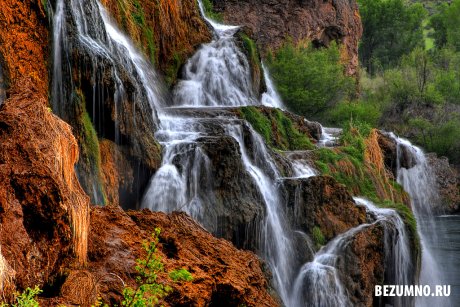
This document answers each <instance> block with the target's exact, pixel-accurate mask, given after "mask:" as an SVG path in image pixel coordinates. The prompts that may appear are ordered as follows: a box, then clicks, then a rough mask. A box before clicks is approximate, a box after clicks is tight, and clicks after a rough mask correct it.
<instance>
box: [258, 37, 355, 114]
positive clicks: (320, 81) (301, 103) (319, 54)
mask: <svg viewBox="0 0 460 307" xmlns="http://www.w3.org/2000/svg"><path fill="white" fill-rule="evenodd" d="M267 65H268V67H269V69H270V73H271V75H272V78H273V80H274V82H275V83H276V85H277V90H278V91H279V93H280V95H281V97H282V98H283V102H284V103H285V104H286V106H287V107H288V108H289V109H290V110H291V111H293V112H294V113H297V114H300V115H302V116H305V117H307V118H309V119H314V120H324V119H326V117H327V116H326V114H327V112H328V110H329V109H330V108H332V107H334V106H335V105H336V104H337V103H339V102H341V101H343V100H346V99H348V98H349V97H350V95H351V94H352V92H353V91H354V88H355V87H354V81H353V79H352V78H351V77H348V76H345V75H344V73H343V72H344V66H343V65H342V64H340V52H339V46H338V45H336V44H332V45H331V46H330V47H329V48H321V49H315V48H314V47H313V46H312V45H311V44H308V45H307V46H304V45H303V44H299V45H294V43H293V42H292V41H291V40H287V41H286V42H285V43H284V45H283V46H282V47H281V48H280V49H279V50H277V51H276V52H275V54H269V55H268V57H267Z"/></svg>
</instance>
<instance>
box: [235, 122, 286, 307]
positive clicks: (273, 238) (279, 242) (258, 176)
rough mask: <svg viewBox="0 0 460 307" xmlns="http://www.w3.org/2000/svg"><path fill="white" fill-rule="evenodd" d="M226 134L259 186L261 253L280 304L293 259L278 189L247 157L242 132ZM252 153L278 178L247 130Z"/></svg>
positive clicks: (261, 145)
mask: <svg viewBox="0 0 460 307" xmlns="http://www.w3.org/2000/svg"><path fill="white" fill-rule="evenodd" d="M227 132H228V134H229V135H231V136H232V137H234V138H235V139H236V140H237V142H238V144H239V146H240V150H241V158H242V160H243V163H244V165H245V167H246V170H247V172H248V173H249V174H250V175H251V176H252V178H253V179H254V181H255V182H256V184H257V185H258V187H259V190H260V192H261V193H262V196H263V198H264V202H265V205H266V209H267V213H266V215H267V216H266V218H265V222H264V225H263V231H262V236H263V239H262V241H263V242H262V254H263V255H264V256H265V258H266V259H267V260H268V262H269V264H270V268H271V269H272V273H273V275H274V279H275V287H276V288H277V289H278V291H279V295H280V297H281V298H282V299H283V302H286V301H287V299H288V294H289V286H290V284H291V279H292V275H293V260H294V258H295V256H294V249H293V247H294V246H293V244H292V241H291V238H290V234H289V231H288V229H289V227H288V226H287V225H288V223H287V221H286V220H285V219H284V216H283V215H282V213H281V212H280V211H281V210H280V208H279V205H280V203H281V202H280V199H279V195H278V188H277V186H276V183H275V181H274V178H270V177H269V176H268V175H267V174H266V173H265V172H264V171H263V168H261V167H260V166H259V165H256V164H255V163H254V161H252V160H251V159H250V158H249V154H248V152H247V148H246V146H245V144H244V139H243V131H242V129H241V126H236V125H232V126H228V127H227ZM251 132H252V133H251V136H252V138H253V141H254V144H255V146H254V147H255V149H254V151H256V155H255V156H256V159H255V160H257V157H259V158H260V159H259V161H266V162H267V164H268V166H269V168H270V170H271V172H272V173H273V174H275V176H274V177H275V178H280V175H279V174H278V171H277V169H276V167H275V165H274V162H273V161H272V160H271V157H270V155H269V154H268V152H267V149H266V147H265V144H264V142H263V141H262V139H261V137H260V136H259V135H257V134H256V133H254V132H253V131H252V130H251Z"/></svg>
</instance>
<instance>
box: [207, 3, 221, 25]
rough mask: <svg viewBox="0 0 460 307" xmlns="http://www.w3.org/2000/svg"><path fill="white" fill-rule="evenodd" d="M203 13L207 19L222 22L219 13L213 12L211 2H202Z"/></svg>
mask: <svg viewBox="0 0 460 307" xmlns="http://www.w3.org/2000/svg"><path fill="white" fill-rule="evenodd" d="M202 3H203V7H204V12H205V14H206V16H207V17H208V18H209V19H212V20H214V21H218V22H222V21H223V20H224V18H223V16H222V14H221V13H217V12H215V11H214V5H213V3H212V1H211V0H202Z"/></svg>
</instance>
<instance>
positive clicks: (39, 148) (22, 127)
mask: <svg viewBox="0 0 460 307" xmlns="http://www.w3.org/2000/svg"><path fill="white" fill-rule="evenodd" d="M15 84H16V85H17V88H18V89H20V90H19V91H10V98H9V99H7V100H6V101H5V103H4V104H3V105H2V106H1V109H0V223H1V228H0V246H1V253H2V255H3V257H4V258H5V260H6V262H7V265H8V266H9V267H10V268H11V271H10V273H11V274H10V276H9V277H10V280H9V283H11V287H10V288H9V290H10V292H7V293H2V294H4V295H5V296H6V297H8V294H11V290H13V289H14V287H15V286H16V287H17V288H19V289H23V288H25V287H29V286H34V285H38V286H40V287H46V285H47V284H48V283H50V282H52V281H53V279H54V278H55V277H56V276H57V275H58V274H59V272H60V270H61V269H62V268H63V267H64V266H69V265H79V264H84V263H85V261H86V249H87V240H86V236H87V232H88V223H89V221H88V218H89V198H88V197H87V196H86V195H85V194H84V193H83V190H82V189H81V187H80V184H79V183H78V180H77V178H76V176H75V172H74V164H75V162H76V161H77V159H78V146H77V142H76V140H75V138H74V137H73V135H72V133H71V130H70V127H69V126H68V125H67V124H66V123H64V122H63V121H61V120H60V119H59V118H57V117H56V116H55V115H53V114H52V113H51V112H50V111H49V110H48V109H47V108H46V107H45V105H46V100H45V99H44V98H43V96H41V94H40V88H37V87H36V86H35V85H34V84H33V82H32V81H31V80H30V79H29V78H26V79H24V80H22V81H17V82H16V83H15ZM2 290H3V289H2Z"/></svg>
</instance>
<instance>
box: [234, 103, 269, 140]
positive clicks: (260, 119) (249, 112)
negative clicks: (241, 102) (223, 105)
mask: <svg viewBox="0 0 460 307" xmlns="http://www.w3.org/2000/svg"><path fill="white" fill-rule="evenodd" d="M240 111H241V113H242V117H243V118H244V119H245V120H247V121H248V122H249V123H250V124H251V126H252V128H254V130H255V131H257V133H259V134H260V135H261V136H262V137H263V138H264V140H265V141H266V142H267V144H270V145H271V144H272V141H273V140H272V127H271V121H270V119H269V118H267V117H266V116H264V115H263V114H262V112H260V111H259V110H258V109H257V108H256V107H242V108H240Z"/></svg>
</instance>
